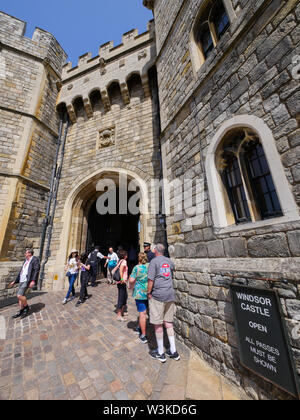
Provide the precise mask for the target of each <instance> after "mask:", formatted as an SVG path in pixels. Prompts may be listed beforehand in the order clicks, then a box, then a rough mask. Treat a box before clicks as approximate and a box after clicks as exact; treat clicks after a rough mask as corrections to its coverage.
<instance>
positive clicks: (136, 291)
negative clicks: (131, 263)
mask: <svg viewBox="0 0 300 420" xmlns="http://www.w3.org/2000/svg"><path fill="white" fill-rule="evenodd" d="M138 261H139V263H138V265H136V266H135V267H134V268H133V270H132V273H131V276H130V278H129V288H131V289H132V288H133V293H132V296H133V297H134V299H135V303H136V307H137V310H138V313H139V327H140V331H141V333H140V336H139V338H140V340H141V342H142V343H147V342H148V340H147V337H146V323H147V308H148V296H147V289H148V267H149V263H148V258H147V255H146V254H145V253H144V252H140V253H139V256H138Z"/></svg>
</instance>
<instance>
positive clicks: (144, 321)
mask: <svg viewBox="0 0 300 420" xmlns="http://www.w3.org/2000/svg"><path fill="white" fill-rule="evenodd" d="M139 324H140V327H141V332H142V335H146V324H147V314H146V311H144V312H140V313H139Z"/></svg>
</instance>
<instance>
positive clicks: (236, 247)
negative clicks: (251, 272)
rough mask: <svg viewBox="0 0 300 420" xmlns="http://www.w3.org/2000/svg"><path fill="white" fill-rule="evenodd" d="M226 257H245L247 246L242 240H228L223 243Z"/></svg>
mask: <svg viewBox="0 0 300 420" xmlns="http://www.w3.org/2000/svg"><path fill="white" fill-rule="evenodd" d="M223 243H224V249H225V254H226V257H233V258H235V257H246V256H247V245H246V240H245V239H244V238H228V239H225V240H224V241H223Z"/></svg>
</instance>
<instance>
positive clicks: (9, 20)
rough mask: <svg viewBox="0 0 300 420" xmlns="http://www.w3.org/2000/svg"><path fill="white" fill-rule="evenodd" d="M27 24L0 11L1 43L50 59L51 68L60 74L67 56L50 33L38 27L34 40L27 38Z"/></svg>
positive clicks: (31, 54)
mask: <svg viewBox="0 0 300 420" xmlns="http://www.w3.org/2000/svg"><path fill="white" fill-rule="evenodd" d="M26 25H27V24H26V22H24V21H22V20H20V19H17V18H15V17H13V16H10V15H8V14H7V13H4V12H1V11H0V42H1V44H2V46H3V47H5V46H7V47H9V48H12V49H14V50H19V51H20V53H23V54H28V55H30V56H32V57H36V58H37V59H40V60H44V59H46V58H47V59H49V62H50V64H51V66H52V67H53V68H54V70H55V71H56V72H57V73H58V74H60V73H61V68H62V65H63V64H64V63H65V61H66V58H67V54H66V53H65V51H64V50H63V48H62V47H61V46H60V44H59V42H58V41H57V40H56V39H55V37H54V36H53V35H52V34H51V33H50V32H47V31H45V30H43V29H41V28H38V27H36V28H35V30H34V33H33V35H32V38H28V37H26V36H25V31H26Z"/></svg>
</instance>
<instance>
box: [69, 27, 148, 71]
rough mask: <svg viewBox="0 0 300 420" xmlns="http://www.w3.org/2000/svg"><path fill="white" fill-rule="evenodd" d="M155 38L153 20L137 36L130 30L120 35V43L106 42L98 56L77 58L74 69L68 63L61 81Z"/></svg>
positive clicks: (87, 54)
mask: <svg viewBox="0 0 300 420" xmlns="http://www.w3.org/2000/svg"><path fill="white" fill-rule="evenodd" d="M154 37H155V25H154V20H151V21H149V22H148V27H147V31H146V32H144V33H142V34H139V33H138V30H137V29H132V30H130V31H128V32H126V33H124V34H123V35H122V43H121V44H119V45H116V46H114V43H113V41H108V42H106V43H105V44H102V45H100V47H99V53H98V56H96V57H94V58H92V54H91V53H90V52H88V53H86V54H83V55H82V56H80V57H79V59H78V63H77V66H76V67H73V66H72V63H71V62H68V63H66V64H65V66H64V67H63V74H62V77H63V79H66V78H69V77H72V76H74V75H76V74H79V73H81V72H82V71H84V70H86V69H88V68H89V67H93V66H94V65H95V64H98V63H99V62H100V65H101V60H102V62H103V60H105V62H107V61H111V60H114V59H115V58H117V57H118V56H120V55H122V54H127V53H128V51H131V50H133V49H136V48H139V46H141V45H143V44H146V43H147V42H150V41H151V40H153V39H154Z"/></svg>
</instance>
